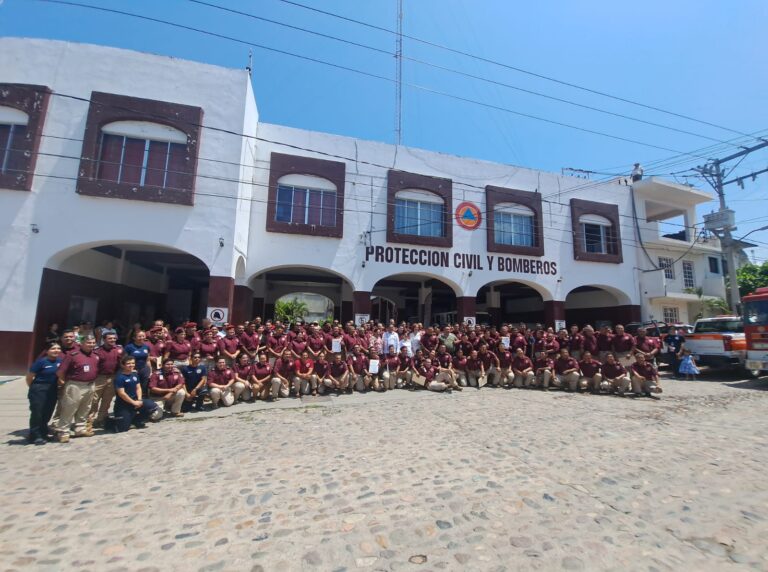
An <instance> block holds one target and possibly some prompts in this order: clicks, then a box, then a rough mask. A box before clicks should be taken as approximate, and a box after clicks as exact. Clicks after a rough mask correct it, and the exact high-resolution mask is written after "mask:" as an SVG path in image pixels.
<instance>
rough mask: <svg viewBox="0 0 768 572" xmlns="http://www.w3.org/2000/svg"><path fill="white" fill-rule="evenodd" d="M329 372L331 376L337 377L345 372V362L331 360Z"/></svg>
mask: <svg viewBox="0 0 768 572" xmlns="http://www.w3.org/2000/svg"><path fill="white" fill-rule="evenodd" d="M330 373H331V376H332V377H335V378H339V377H341V376H342V375H344V374H345V373H347V364H345V363H344V362H343V361H338V362H337V361H332V362H331V367H330Z"/></svg>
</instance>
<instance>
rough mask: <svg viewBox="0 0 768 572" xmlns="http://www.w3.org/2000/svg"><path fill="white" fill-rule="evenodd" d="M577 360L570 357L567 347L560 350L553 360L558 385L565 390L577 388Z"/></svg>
mask: <svg viewBox="0 0 768 572" xmlns="http://www.w3.org/2000/svg"><path fill="white" fill-rule="evenodd" d="M579 377H580V376H579V362H577V361H576V360H575V359H573V358H572V357H571V355H570V354H569V353H568V348H563V349H561V350H560V355H559V356H558V358H557V359H556V360H555V379H557V382H558V385H560V387H562V388H563V389H565V390H566V391H576V390H577V389H579Z"/></svg>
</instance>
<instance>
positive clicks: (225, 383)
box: [208, 358, 235, 409]
mask: <svg viewBox="0 0 768 572" xmlns="http://www.w3.org/2000/svg"><path fill="white" fill-rule="evenodd" d="M234 385H235V373H234V372H233V371H232V369H231V368H229V367H227V361H226V360H225V359H224V358H219V359H217V360H216V367H214V368H213V369H212V370H209V371H208V389H209V390H210V392H211V393H210V396H211V403H212V404H213V407H214V409H215V408H217V407H219V404H221V405H224V406H225V407H229V406H230V405H232V404H233V403H234V402H235V395H234Z"/></svg>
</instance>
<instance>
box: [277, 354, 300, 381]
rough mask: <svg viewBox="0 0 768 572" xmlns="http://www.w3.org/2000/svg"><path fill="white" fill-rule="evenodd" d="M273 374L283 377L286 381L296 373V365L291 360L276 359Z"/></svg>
mask: <svg viewBox="0 0 768 572" xmlns="http://www.w3.org/2000/svg"><path fill="white" fill-rule="evenodd" d="M275 373H276V374H278V375H281V376H283V377H284V378H286V379H291V377H292V376H293V374H294V373H296V365H295V364H294V363H293V359H291V358H287V359H286V358H277V359H276V360H275Z"/></svg>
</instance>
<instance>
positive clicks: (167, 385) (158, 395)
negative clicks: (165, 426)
mask: <svg viewBox="0 0 768 572" xmlns="http://www.w3.org/2000/svg"><path fill="white" fill-rule="evenodd" d="M182 367H184V366H182ZM149 395H150V396H151V397H153V398H154V399H155V400H157V401H158V405H162V406H163V409H165V410H166V411H170V412H171V415H172V416H173V417H184V414H183V413H182V412H181V406H182V405H183V404H184V399H185V398H186V397H187V392H186V389H185V384H184V376H183V375H181V374H180V373H179V372H178V371H177V370H176V368H175V367H174V362H172V361H171V360H170V359H167V360H165V361H164V362H163V368H162V369H161V370H160V371H156V372H155V373H153V374H152V375H151V376H150V378H149Z"/></svg>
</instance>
